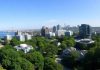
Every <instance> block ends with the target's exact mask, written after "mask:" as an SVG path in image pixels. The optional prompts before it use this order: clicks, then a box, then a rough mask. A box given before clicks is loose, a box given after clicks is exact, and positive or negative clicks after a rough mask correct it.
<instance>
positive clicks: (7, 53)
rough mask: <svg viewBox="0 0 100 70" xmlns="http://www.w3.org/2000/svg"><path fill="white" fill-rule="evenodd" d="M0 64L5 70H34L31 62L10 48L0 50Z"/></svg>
mask: <svg viewBox="0 0 100 70" xmlns="http://www.w3.org/2000/svg"><path fill="white" fill-rule="evenodd" d="M0 63H1V64H2V66H3V67H4V68H5V69H7V70H34V67H33V64H32V63H31V62H29V61H28V60H26V59H24V58H22V57H21V56H20V55H19V53H18V52H16V51H15V50H14V49H11V48H5V47H4V48H2V49H0ZM23 66H25V67H23Z"/></svg>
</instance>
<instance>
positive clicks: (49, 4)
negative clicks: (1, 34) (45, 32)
mask: <svg viewBox="0 0 100 70" xmlns="http://www.w3.org/2000/svg"><path fill="white" fill-rule="evenodd" d="M83 23H86V24H90V25H91V26H100V0H0V30H5V29H37V28H41V27H42V26H44V25H45V26H48V27H51V26H53V25H57V24H61V25H62V26H63V25H64V24H66V25H71V26H76V25H80V24H83Z"/></svg>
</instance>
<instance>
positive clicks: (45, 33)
mask: <svg viewBox="0 0 100 70" xmlns="http://www.w3.org/2000/svg"><path fill="white" fill-rule="evenodd" d="M48 34H49V28H48V27H44V26H43V27H42V29H41V35H42V36H46V35H48Z"/></svg>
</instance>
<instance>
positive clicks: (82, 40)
mask: <svg viewBox="0 0 100 70" xmlns="http://www.w3.org/2000/svg"><path fill="white" fill-rule="evenodd" d="M75 41H76V42H77V43H81V44H92V43H94V42H95V41H93V40H92V39H80V40H75Z"/></svg>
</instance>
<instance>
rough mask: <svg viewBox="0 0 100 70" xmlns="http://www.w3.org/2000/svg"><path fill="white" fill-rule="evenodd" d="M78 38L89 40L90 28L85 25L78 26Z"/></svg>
mask: <svg viewBox="0 0 100 70" xmlns="http://www.w3.org/2000/svg"><path fill="white" fill-rule="evenodd" d="M79 36H80V37H81V38H91V27H90V25H87V24H81V26H79Z"/></svg>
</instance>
